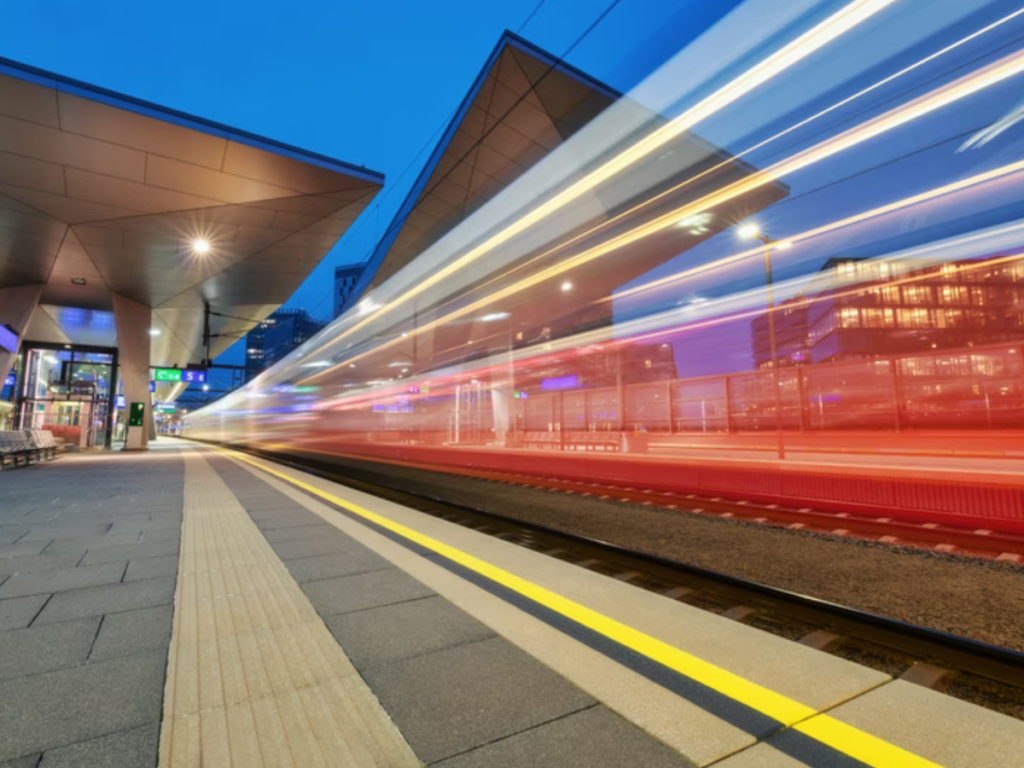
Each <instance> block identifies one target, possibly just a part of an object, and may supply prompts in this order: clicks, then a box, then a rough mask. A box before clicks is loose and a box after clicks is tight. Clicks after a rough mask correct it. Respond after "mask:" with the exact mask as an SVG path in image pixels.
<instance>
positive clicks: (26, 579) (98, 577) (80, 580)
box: [0, 561, 128, 599]
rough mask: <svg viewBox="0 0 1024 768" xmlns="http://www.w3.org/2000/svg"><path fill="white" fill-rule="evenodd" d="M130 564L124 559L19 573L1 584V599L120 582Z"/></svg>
mask: <svg viewBox="0 0 1024 768" xmlns="http://www.w3.org/2000/svg"><path fill="white" fill-rule="evenodd" d="M127 566H128V563H127V562H124V561H121V562H113V563H106V564H104V565H95V566H92V567H81V568H64V569H61V570H50V571H40V572H38V573H18V574H15V575H13V576H11V578H9V579H8V580H7V581H5V582H4V583H3V585H0V599H3V598H8V597H24V596H25V595H41V594H44V593H48V592H63V591H66V590H69V589H81V588H82V587H94V586H97V585H99V584H117V583H118V582H120V581H121V577H122V576H124V570H125V568H126V567H127Z"/></svg>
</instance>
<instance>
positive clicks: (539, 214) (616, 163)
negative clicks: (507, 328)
mask: <svg viewBox="0 0 1024 768" xmlns="http://www.w3.org/2000/svg"><path fill="white" fill-rule="evenodd" d="M895 1H896V0H854V2H851V3H850V4H849V5H847V6H845V7H844V8H842V9H840V10H839V11H837V12H836V13H834V14H833V15H832V16H830V17H829V18H827V19H825V20H824V21H822V22H821V23H819V24H818V25H817V26H815V27H813V28H811V29H810V30H808V31H807V32H805V33H804V34H802V35H800V36H799V37H798V38H796V39H795V40H793V41H792V42H790V43H788V44H787V45H785V46H783V47H782V48H781V49H779V50H778V51H776V52H775V53H773V54H771V55H770V56H768V57H767V58H766V59H764V60H763V61H761V62H760V63H758V64H757V65H755V66H753V67H751V68H750V69H749V70H747V71H746V72H744V73H743V74H742V75H740V76H739V77H737V78H736V79H734V80H732V81H731V82H729V83H727V84H726V85H724V86H723V87H722V88H720V89H719V90H717V91H716V92H714V93H712V94H711V95H710V96H708V97H706V98H705V99H703V100H702V101H700V102H698V103H697V104H695V105H694V106H693V107H691V108H690V109H688V110H686V111H685V112H683V114H681V115H679V116H678V117H676V118H674V119H673V120H671V121H669V122H668V123H666V124H665V125H663V126H661V127H660V128H659V129H657V130H656V131H654V132H652V133H651V134H650V135H648V136H646V137H645V138H643V139H641V140H640V141H638V142H637V143H636V144H634V145H632V146H631V147H629V148H628V149H626V150H624V151H623V152H622V153H620V154H619V155H617V156H616V157H614V158H612V159H611V160H609V161H608V162H606V163H605V164H603V165H602V166H600V167H599V168H596V169H595V170H593V171H591V172H590V173H588V174H587V175H586V176H584V177H583V178H581V179H580V180H578V181H576V182H575V183H573V184H572V185H570V186H569V187H567V188H566V189H564V190H563V191H562V192H559V193H558V194H557V195H555V196H554V197H552V198H551V199H550V200H548V201H546V202H544V203H542V204H541V205H539V206H538V207H536V208H534V209H533V210H532V211H530V212H529V213H527V214H525V215H524V216H522V217H521V218H520V219H518V220H517V221H515V222H514V223H513V224H511V225H509V226H508V227H506V228H505V229H503V230H502V231H500V232H498V233H497V234H495V235H494V236H492V237H490V238H488V239H487V240H486V241H484V242H483V243H481V244H480V245H478V246H476V247H475V248H472V249H470V250H469V251H468V252H467V253H465V254H464V255H463V256H461V257H459V258H458V259H456V260H455V261H454V262H452V263H451V264H449V265H447V266H445V267H443V268H441V269H439V270H438V271H437V272H435V273H433V274H432V275H430V276H429V277H427V278H425V279H424V280H422V281H420V282H419V283H417V284H416V285H415V286H413V287H411V288H410V289H409V290H408V291H406V292H405V293H403V294H402V295H401V296H399V297H398V298H396V299H394V300H392V301H389V302H387V303H385V304H383V305H381V306H380V307H378V308H376V310H375V311H373V312H371V313H368V314H367V316H366V317H364V318H363V319H362V320H360V321H359V322H357V323H356V324H355V325H353V326H352V327H350V328H348V329H346V330H345V331H344V332H342V333H340V334H339V335H338V336H336V337H335V338H334V339H333V340H332V342H331V344H333V343H336V342H338V341H340V340H342V339H344V338H346V337H348V336H350V335H351V334H352V333H355V332H356V331H357V330H359V329H360V328H363V327H365V326H366V325H368V324H369V323H371V322H372V321H373V320H375V319H376V318H378V317H380V316H381V315H383V314H385V313H387V312H389V311H390V310H391V309H393V308H394V307H396V306H398V305H399V304H402V303H405V302H407V301H409V300H411V299H413V298H415V297H416V296H418V295H420V294H421V293H423V292H424V291H426V290H427V289H429V288H431V287H433V286H434V285H437V284H439V283H440V282H441V281H443V280H444V279H445V278H447V277H449V276H450V275H452V274H453V273H454V272H456V271H458V270H460V269H462V268H463V267H464V266H466V265H467V264H469V263H471V262H473V261H475V260H476V259H478V258H480V257H481V256H483V255H484V254H485V253H488V252H489V251H492V250H493V249H495V248H497V247H498V246H500V245H502V244H503V243H505V242H508V241H509V240H511V239H512V238H513V237H515V236H516V235H518V234H520V233H521V232H524V231H525V230H526V229H528V228H529V227H531V226H533V225H535V224H537V223H538V222H540V221H542V220H543V219H545V218H547V217H548V216H550V215H551V214H552V213H554V212H555V211H557V210H559V209H560V208H562V207H564V206H565V205H567V204H568V203H570V202H572V201H573V200H575V199H576V198H578V197H580V196H581V195H583V194H584V193H586V192H588V191H589V190H591V189H593V188H594V187H596V186H597V185H599V184H601V183H603V182H605V181H607V180H608V179H610V178H612V177H613V176H615V175H616V174H618V173H619V172H620V171H622V170H623V169H624V168H627V167H628V166H630V165H632V164H633V163H634V162H636V161H637V160H639V159H641V158H643V157H646V156H647V155H649V154H650V153H651V152H654V151H656V150H657V149H658V148H659V147H661V146H663V145H664V144H666V143H667V142H669V141H671V140H672V139H674V138H676V137H677V136H679V135H681V134H682V133H684V132H686V131H688V130H690V129H691V128H693V127H694V126H695V125H697V124H698V123H699V122H701V121H702V120H704V119H706V118H708V117H709V116H711V115H713V114H715V113H716V112H718V111H719V110H721V109H723V108H725V107H726V106H728V105H729V104H731V103H733V102H734V101H736V100H737V99H739V98H740V97H742V96H743V95H745V94H747V93H749V92H750V91H752V90H754V89H755V88H757V87H758V86H760V85H763V84H764V83H766V82H768V81H769V80H771V79H772V78H773V77H776V76H777V75H779V74H780V73H781V72H784V71H785V70H786V69H788V68H789V67H791V66H793V65H794V64H796V63H798V62H800V61H801V60H803V59H805V58H807V57H808V56H810V55H811V54H813V53H814V52H815V51H817V50H819V49H821V48H822V47H823V46H825V45H827V44H828V43H830V42H832V41H833V40H835V39H836V38H838V37H840V36H841V35H843V34H845V33H846V32H848V31H849V30H851V29H853V28H854V27H856V26H857V25H858V24H861V23H862V22H864V21H866V20H867V19H869V18H871V17H872V16H874V15H875V14H876V13H878V12H879V11H881V10H883V9H885V8H887V7H888V6H890V5H892V4H893V3H894V2H895ZM331 344H328V345H325V346H331ZM324 348H325V347H321V348H320V349H321V350H322V349H324Z"/></svg>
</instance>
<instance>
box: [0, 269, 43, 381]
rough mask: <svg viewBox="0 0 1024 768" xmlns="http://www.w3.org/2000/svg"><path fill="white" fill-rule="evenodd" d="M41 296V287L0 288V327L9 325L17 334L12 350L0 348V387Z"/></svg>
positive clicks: (12, 363) (16, 354)
mask: <svg viewBox="0 0 1024 768" xmlns="http://www.w3.org/2000/svg"><path fill="white" fill-rule="evenodd" d="M42 295H43V286H41V285H23V286H20V287H18V288H0V326H5V325H9V326H11V328H13V329H14V332H15V333H16V334H18V343H17V344H15V345H14V347H15V348H14V349H11V350H7V349H6V348H4V347H0V386H2V383H3V380H4V379H6V378H7V374H8V373H10V372H11V368H12V367H13V366H14V360H15V358H17V356H18V350H19V349H20V348H21V342H22V340H23V338H24V336H25V331H26V330H27V329H28V324H29V323H30V322H31V320H32V315H33V313H35V311H36V307H38V306H39V297H40V296H42Z"/></svg>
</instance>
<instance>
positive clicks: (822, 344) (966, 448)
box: [186, 0, 1024, 531]
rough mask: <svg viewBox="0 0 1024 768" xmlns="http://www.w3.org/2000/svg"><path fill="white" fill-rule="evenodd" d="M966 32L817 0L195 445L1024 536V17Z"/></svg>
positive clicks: (625, 109) (573, 164)
mask: <svg viewBox="0 0 1024 768" xmlns="http://www.w3.org/2000/svg"><path fill="white" fill-rule="evenodd" d="M769 6H770V4H768V3H765V2H763V1H761V0H757V1H756V2H752V3H749V4H744V5H742V6H740V7H739V9H737V11H735V12H734V13H733V14H730V15H729V16H728V17H727V18H726V19H723V21H722V22H721V25H720V28H716V29H712V30H710V31H709V32H708V33H707V35H705V37H704V38H702V39H701V40H698V41H697V42H696V43H695V46H696V48H697V49H699V50H703V47H704V46H707V45H708V43H707V41H708V40H721V39H722V36H723V35H725V34H726V32H727V31H731V30H735V29H737V25H740V24H741V22H742V21H743V19H744V13H745V9H748V8H749V9H750V10H749V13H750V14H751V17H750V18H751V19H762V18H764V16H763V14H764V13H765V12H766V9H767V8H769ZM970 11H971V12H970V13H968V11H966V10H963V8H962V7H960V6H957V4H955V3H950V2H945V1H943V2H936V3H929V2H925V0H902V1H901V2H900V3H894V2H891V1H890V2H885V1H884V0H876V1H874V2H870V1H868V0H864V1H862V2H850V3H845V4H840V3H837V2H828V1H823V2H811V1H810V0H807V1H806V2H803V3H801V4H799V7H797V6H796V5H794V6H792V7H788V8H787V12H788V13H790V14H791V16H789V17H786V19H787V20H786V22H785V23H783V21H782V20H778V23H777V24H775V25H774V26H771V27H770V29H768V31H766V32H765V37H764V38H763V39H754V38H752V37H751V35H756V27H755V31H753V32H752V31H750V30H749V29H748V30H747V33H746V34H747V37H746V38H745V39H744V40H743V43H742V51H740V50H739V49H737V50H731V51H730V52H729V54H728V61H727V62H726V63H727V64H728V66H726V63H723V64H722V65H721V66H716V65H715V64H714V63H709V64H708V65H707V68H706V71H707V72H708V73H709V77H711V78H712V79H711V80H709V82H708V83H707V84H706V88H703V89H702V88H700V87H698V86H699V85H700V84H699V83H698V84H695V83H693V82H690V81H686V82H682V81H681V82H680V84H678V86H676V87H677V90H671V89H670V88H667V87H666V84H669V83H672V78H669V77H666V76H665V75H664V73H656V74H655V75H653V76H652V77H651V78H650V79H649V80H648V81H647V83H645V84H643V85H642V86H641V87H640V89H639V90H641V91H644V92H645V93H647V95H649V96H650V95H651V94H652V90H651V89H652V88H653V86H652V85H651V84H652V83H658V84H659V87H661V88H663V90H661V91H659V92H658V93H657V94H655V95H654V96H653V97H652V98H649V99H647V100H646V101H645V102H644V103H646V104H650V103H652V102H653V101H657V102H658V103H661V104H668V105H673V108H672V109H670V110H667V111H668V112H669V114H668V115H667V116H665V117H660V116H658V115H656V114H651V113H649V111H648V112H645V111H644V110H645V109H646V108H645V107H642V106H638V105H637V103H636V102H635V101H632V100H630V99H629V98H624V99H622V100H621V101H620V102H619V103H617V104H615V105H613V106H612V107H610V108H609V109H608V110H606V112H605V114H603V115H600V116H598V117H597V118H595V119H594V120H593V121H592V123H591V124H590V125H589V126H588V127H587V128H586V129H585V130H584V132H585V133H586V135H585V136H584V137H583V138H581V139H580V140H579V141H578V142H577V143H575V144H573V143H572V142H569V143H567V144H565V145H564V146H563V147H562V149H559V150H556V151H554V152H552V153H551V154H550V155H549V156H548V157H547V158H546V159H544V160H543V161H541V162H540V163H538V164H537V165H536V166H535V167H533V168H531V169H530V170H529V171H527V172H526V173H525V174H524V175H523V176H521V177H519V179H518V180H517V181H516V182H514V183H513V184H511V185H510V186H509V187H508V188H507V189H506V190H505V191H504V192H503V193H501V196H499V197H497V198H495V199H494V200H492V201H491V202H490V203H488V204H486V205H482V206H481V207H479V209H478V210H477V212H476V213H475V214H473V215H472V216H470V217H468V218H467V219H466V220H465V221H463V222H461V223H460V224H459V225H458V226H457V227H454V228H453V229H451V230H450V231H448V232H447V234H445V235H444V236H443V237H441V238H440V239H438V240H437V241H436V242H434V243H433V244H432V245H430V246H429V247H428V248H426V249H425V250H424V251H423V252H422V253H421V254H420V256H419V257H418V258H417V259H415V260H413V261H412V262H411V263H409V264H407V265H406V266H405V267H403V268H402V269H401V270H400V271H398V272H397V273H396V274H394V275H393V276H392V277H390V278H388V279H387V280H386V281H384V282H382V283H381V284H380V285H379V286H377V287H376V288H375V289H374V291H373V292H372V293H371V294H369V295H367V296H365V297H364V299H363V302H362V303H361V304H360V305H359V306H358V307H357V308H356V309H354V310H353V311H351V312H349V313H347V314H345V315H343V316H342V317H340V318H339V319H338V320H336V321H335V322H334V323H332V324H331V325H330V326H328V328H327V329H325V331H324V332H323V333H322V334H320V335H319V336H318V337H315V338H314V339H311V340H310V341H309V342H307V343H306V344H305V345H304V346H303V347H300V348H299V349H298V350H296V351H295V352H293V353H292V354H291V355H289V356H288V357H286V358H285V359H284V360H282V361H281V362H280V363H278V364H277V365H275V366H274V367H272V368H271V369H269V370H267V371H266V372H264V373H263V374H261V375H260V376H259V377H258V378H257V379H256V380H255V381H253V382H251V383H250V384H249V385H247V387H245V388H243V389H242V390H239V391H238V392H235V393H232V394H231V395H228V396H226V397H224V398H222V399H221V400H220V401H218V402H216V403H214V404H212V405H210V406H208V407H206V408H204V409H202V410H201V411H198V412H195V413H193V414H190V415H189V418H188V421H187V430H186V434H187V435H189V436H194V437H198V438H201V439H209V440H216V441H222V442H237V443H243V444H253V445H261V446H264V447H266V446H273V450H276V451H279V452H285V453H301V452H303V451H315V452H316V453H317V455H318V456H319V457H320V458H321V459H323V457H324V456H325V455H327V456H329V455H331V454H337V455H339V456H340V455H342V454H344V455H348V456H361V457H364V458H367V459H381V460H388V461H391V460H399V461H410V462H417V463H419V464H424V465H434V466H439V467H445V468H448V469H456V470H457V469H458V468H459V467H473V468H475V469H476V470H480V471H484V470H493V471H496V472H497V471H501V472H508V473H514V472H522V473H526V474H532V475H545V476H549V477H554V478H562V479H571V480H577V481H583V482H595V483H599V482H606V483H607V482H617V483H620V484H622V485H624V486H630V487H637V488H651V489H657V490H661V491H667V492H676V493H678V492H687V493H690V492H698V493H704V494H706V495H717V496H721V497H723V498H735V499H741V498H742V499H757V500H762V501H765V502H770V503H778V504H790V505H792V506H794V507H802V506H808V507H815V508H819V509H825V510H832V511H845V512H849V511H857V512H859V513H868V514H877V515H879V516H883V517H892V518H900V519H905V520H914V521H942V522H945V523H950V524H956V521H959V522H960V523H961V524H963V525H968V526H974V527H984V528H986V529H992V530H1013V531H1024V471H1022V470H1024V463H1022V459H1024V450H1022V449H1021V448H1020V446H1021V445H1022V444H1024V443H1022V442H1021V439H1022V438H1024V220H1021V219H1020V215H1019V210H1017V208H1016V205H1015V202H1016V199H1017V198H1019V195H1020V187H1021V181H1024V176H1022V175H1021V174H1022V173H1024V145H1022V144H1021V143H1020V141H1019V133H1018V132H1020V131H1024V126H1021V125H1020V124H1019V123H1017V122H1014V120H1013V119H1009V120H1008V119H1007V118H1006V113H1007V104H1014V103H1017V102H1018V101H1019V96H1018V94H1017V93H1016V91H1017V90H1019V87H1020V83H1019V82H1018V81H1017V80H1015V79H1014V78H1015V76H1016V75H1018V74H1020V73H1021V71H1022V70H1024V44H1022V42H1021V41H1022V40H1024V8H1021V7H1019V5H1011V4H1009V3H1006V2H991V3H980V4H978V5H977V7H976V8H972V9H970ZM915 13H916V14H917V20H919V21H920V24H918V25H917V26H919V27H920V29H916V28H915V25H914V21H915V16H914V14H915ZM930 13H932V14H933V15H928V14H930ZM939 13H941V14H945V15H944V16H943V17H942V18H943V19H945V20H946V23H945V24H944V25H943V24H938V23H937V22H936V21H935V16H934V14H939ZM797 21H799V23H797ZM926 21H927V23H926ZM968 21H969V22H970V23H969V24H967V22H968ZM869 22H870V23H869ZM892 25H896V26H895V28H894V27H893V26H892ZM965 25H966V26H965ZM766 28H767V27H766ZM786 29H790V30H791V31H790V32H788V33H784V32H782V31H780V30H786ZM921 30H927V31H921ZM971 30H973V31H971ZM785 34H788V37H785V36H784V35H785ZM904 34H905V37H906V40H907V43H906V49H905V50H902V51H896V50H895V49H891V48H889V47H886V46H891V45H893V41H894V40H898V39H900V36H901V35H904ZM780 35H783V37H780ZM873 37H878V39H879V40H880V41H882V42H880V43H879V45H878V50H875V49H874V48H872V47H871V45H870V41H871V40H872V39H873ZM860 49H863V51H862V53H861V57H860V58H858V54H857V51H858V50H860ZM765 51H768V53H765ZM741 54H745V56H746V58H748V59H749V61H748V62H747V65H743V62H744V61H745V58H744V55H741ZM685 60H687V59H686V56H685V51H684V52H682V53H681V54H680V55H679V56H678V57H676V59H674V60H673V62H671V64H670V65H666V66H667V67H668V66H670V67H678V66H679V62H680V61H685ZM730 67H731V68H732V69H730ZM741 67H742V68H741ZM940 68H941V71H939V70H940ZM673 71H676V70H673ZM702 71H704V70H702ZM710 73H713V77H712V74H710ZM717 78H721V79H720V80H719V79H717ZM896 85H898V87H899V89H900V93H898V94H897V93H895V89H894V86H896ZM645 89H646V90H645ZM769 96H770V97H771V99H772V100H778V101H781V102H785V103H786V104H790V103H798V102H799V101H800V98H801V96H804V103H802V104H801V105H800V108H799V109H791V108H789V107H785V108H776V107H775V106H774V105H773V104H768V103H766V99H767V98H768V97H769ZM769 107H771V109H773V110H775V111H772V112H771V114H770V115H769V116H766V117H764V118H763V119H756V120H754V122H753V123H751V122H750V116H751V115H752V114H756V113H758V112H759V111H764V110H766V109H768V108H769ZM854 107H855V109H856V114H854V110H853V108H854ZM992 125H998V130H988V126H992ZM809 127H810V128H813V134H812V133H811V132H809V131H808V128H809ZM698 128H699V129H700V130H701V131H702V132H705V133H706V134H707V135H702V136H697V135H695V134H694V133H693V131H694V130H696V129H698ZM979 128H980V131H981V132H980V133H979ZM627 129H628V130H627ZM602 132H605V133H602ZM581 135H582V134H581ZM965 135H966V136H974V135H983V136H985V137H986V139H987V140H986V141H984V142H981V141H978V142H975V143H973V144H972V145H971V148H970V151H965V152H962V153H959V154H958V153H957V149H958V148H960V147H961V146H962V145H963V138H962V137H963V136H965ZM625 136H632V139H631V140H630V141H628V142H627V141H625V139H624V137H625ZM714 137H717V139H718V141H720V142H721V143H722V145H721V146H718V145H716V144H715V143H714V141H712V139H713V138H714ZM722 137H725V140H724V141H723V138H722ZM783 137H787V143H789V146H788V147H782V146H781V145H782V142H780V141H779V140H780V139H781V138H783ZM732 144H735V145H736V146H732ZM766 150H770V152H771V153H774V154H769V153H768V152H766ZM581 158H582V159H581ZM840 182H841V183H840ZM783 202H785V204H782V203H783ZM752 221H756V222H757V223H758V224H759V225H760V227H761V229H762V231H764V233H765V236H766V237H767V238H768V242H767V244H766V245H759V246H758V247H757V248H750V247H746V246H739V245H738V242H737V232H736V229H737V227H736V226H735V225H738V224H740V223H743V222H747V223H749V222H752ZM783 239H785V240H786V241H788V242H790V243H792V244H793V245H794V246H795V247H793V248H792V249H791V250H787V251H785V253H784V254H783V253H781V252H776V250H774V247H773V243H778V242H779V241H781V240H783ZM777 446H788V447H787V450H786V451H785V454H784V455H785V457H786V459H785V460H781V459H780V458H779V457H780V456H781V455H783V454H782V452H781V451H779V452H778V453H777V452H776V449H777ZM958 456H961V457H962V458H963V460H962V461H960V460H957V457H958ZM880 457H884V458H883V459H880ZM953 461H956V467H955V468H956V471H955V472H953V471H950V467H951V463H950V462H953ZM1018 467H1019V469H1018Z"/></svg>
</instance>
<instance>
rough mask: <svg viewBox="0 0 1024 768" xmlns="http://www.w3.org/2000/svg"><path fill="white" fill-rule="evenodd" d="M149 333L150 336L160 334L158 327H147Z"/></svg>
mask: <svg viewBox="0 0 1024 768" xmlns="http://www.w3.org/2000/svg"><path fill="white" fill-rule="evenodd" d="M149 335H150V336H159V335H160V329H159V328H150V329H149Z"/></svg>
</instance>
